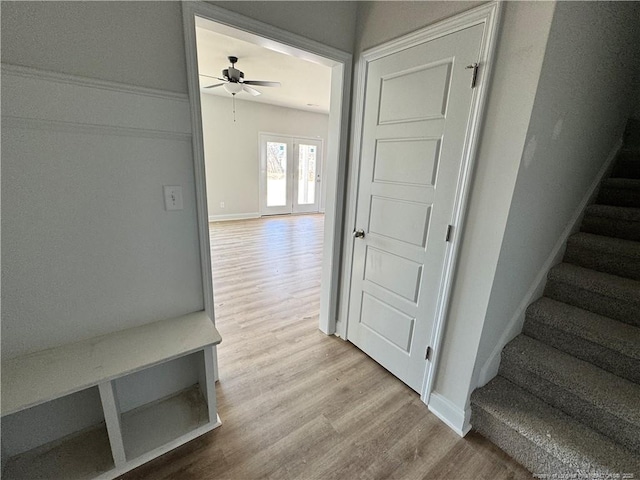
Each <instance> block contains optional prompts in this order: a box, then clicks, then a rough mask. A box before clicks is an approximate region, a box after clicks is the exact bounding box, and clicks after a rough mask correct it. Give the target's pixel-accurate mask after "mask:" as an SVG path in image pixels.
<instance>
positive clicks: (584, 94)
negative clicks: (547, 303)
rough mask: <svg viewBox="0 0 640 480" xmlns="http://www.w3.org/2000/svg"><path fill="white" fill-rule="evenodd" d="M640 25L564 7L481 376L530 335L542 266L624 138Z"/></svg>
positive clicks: (629, 14) (537, 107) (521, 179)
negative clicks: (528, 309)
mask: <svg viewBox="0 0 640 480" xmlns="http://www.w3.org/2000/svg"><path fill="white" fill-rule="evenodd" d="M639 18H640V5H639V4H637V3H635V2H628V3H626V2H620V3H611V2H586V3H575V2H559V3H558V6H557V7H556V13H555V15H554V19H553V24H552V27H551V32H550V35H549V41H548V43H547V52H546V55H545V60H544V64H543V67H542V73H541V76H540V82H539V84H538V91H537V94H536V98H535V103H534V108H533V112H532V114H531V122H530V124H529V130H528V132H527V140H526V146H525V150H524V152H523V155H522V161H521V162H519V163H520V168H519V171H518V177H517V181H516V186H515V192H514V195H513V199H512V203H511V209H510V212H509V217H508V220H507V228H506V231H505V235H504V239H503V242H502V248H501V251H500V259H499V261H498V268H497V272H496V276H495V280H494V283H493V287H492V292H491V298H490V301H489V305H488V309H487V314H486V321H485V324H484V329H483V332H482V341H481V344H480V348H479V351H478V358H477V363H476V373H480V372H479V369H480V368H482V367H483V366H484V365H485V362H487V361H488V360H489V361H491V360H493V358H491V357H490V355H491V354H492V353H493V352H495V353H496V356H495V361H496V364H495V366H494V367H493V371H492V373H493V374H495V368H496V367H497V361H498V360H499V354H498V353H497V351H499V350H501V348H502V346H503V345H504V343H505V342H506V341H508V340H509V339H510V338H512V337H513V336H515V335H516V334H517V333H519V332H520V331H521V330H522V323H523V320H524V318H523V316H518V315H517V314H518V313H520V312H519V311H518V306H519V304H520V302H521V301H522V300H523V298H525V296H526V294H527V292H528V291H530V289H532V288H533V287H535V286H536V283H537V282H536V277H538V276H539V275H541V274H542V275H545V274H546V271H541V268H542V266H543V265H544V264H545V263H546V262H547V261H551V258H553V251H554V246H555V245H556V243H557V242H558V239H559V238H560V237H561V235H562V232H563V231H564V230H565V229H566V228H570V227H571V224H572V221H571V220H572V217H574V216H575V214H576V213H577V212H578V211H579V210H580V208H579V207H580V204H581V201H582V200H583V198H585V196H587V195H588V192H589V187H590V185H591V184H592V183H593V182H594V180H595V179H596V177H597V174H598V171H599V170H600V169H601V168H602V167H603V164H604V163H605V160H606V159H607V157H608V155H609V153H610V152H611V151H612V149H613V148H614V146H615V145H616V144H617V142H618V141H619V140H620V138H621V136H622V133H623V131H624V127H625V124H626V122H627V119H628V118H629V116H630V115H631V113H632V110H633V106H634V103H633V101H634V99H636V98H637V94H636V91H634V85H633V82H634V76H635V75H636V72H635V71H636V70H637V68H638V67H637V65H638V60H640V30H638V28H637V22H638V19H639ZM634 57H635V58H634ZM550 256H551V258H550ZM543 278H544V277H543ZM514 315H516V316H515V317H514ZM505 332H508V334H507V335H505ZM496 349H497V350H496ZM491 376H492V375H489V377H491ZM488 379H489V378H485V379H482V378H480V381H481V382H482V381H486V380H488Z"/></svg>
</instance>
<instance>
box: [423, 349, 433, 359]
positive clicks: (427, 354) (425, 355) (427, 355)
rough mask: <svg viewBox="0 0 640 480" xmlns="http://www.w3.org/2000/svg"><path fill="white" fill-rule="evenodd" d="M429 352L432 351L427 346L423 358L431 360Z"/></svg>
mask: <svg viewBox="0 0 640 480" xmlns="http://www.w3.org/2000/svg"><path fill="white" fill-rule="evenodd" d="M431 352H433V350H432V349H431V347H427V351H426V353H425V354H424V359H425V360H431Z"/></svg>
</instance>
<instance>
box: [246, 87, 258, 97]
mask: <svg viewBox="0 0 640 480" xmlns="http://www.w3.org/2000/svg"><path fill="white" fill-rule="evenodd" d="M242 90H244V91H245V92H247V93H250V94H251V95H253V96H254V97H256V96H258V95H260V92H259V91H258V90H256V89H255V88H251V87H248V86H246V85H242Z"/></svg>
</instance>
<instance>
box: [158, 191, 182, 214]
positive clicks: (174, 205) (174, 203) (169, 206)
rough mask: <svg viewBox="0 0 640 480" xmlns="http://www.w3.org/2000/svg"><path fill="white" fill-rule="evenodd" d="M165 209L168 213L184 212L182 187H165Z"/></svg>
mask: <svg viewBox="0 0 640 480" xmlns="http://www.w3.org/2000/svg"><path fill="white" fill-rule="evenodd" d="M162 188H163V189H164V208H165V209H166V210H167V211H171V210H182V187H181V186H180V185H164V186H163V187H162Z"/></svg>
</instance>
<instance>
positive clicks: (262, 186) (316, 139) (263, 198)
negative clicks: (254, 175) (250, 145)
mask: <svg viewBox="0 0 640 480" xmlns="http://www.w3.org/2000/svg"><path fill="white" fill-rule="evenodd" d="M263 137H274V138H286V139H288V140H290V141H291V142H292V147H293V148H292V150H291V155H292V158H294V157H295V155H296V151H295V143H294V142H295V140H310V141H313V142H317V143H319V144H320V157H319V161H318V163H317V166H316V169H317V171H319V172H320V173H319V175H320V181H319V182H316V183H317V184H318V191H317V195H318V196H317V199H318V209H317V210H311V211H309V212H293V211H291V212H285V213H290V214H292V215H298V214H304V213H319V212H320V203H321V202H320V200H321V196H322V184H323V182H324V174H323V172H324V170H323V168H324V139H323V138H319V137H310V136H308V135H291V134H288V133H272V132H258V152H259V153H260V164H259V165H258V193H259V195H260V201H259V204H260V215H261V216H265V215H268V214H265V213H264V210H265V208H264V207H265V206H266V195H265V194H266V184H265V181H264V178H263V177H262V155H263V154H264V152H263V151H262V138H263ZM295 161H297V160H295ZM292 166H293V165H292ZM296 193H297V192H296V188H295V182H294V185H293V188H292V195H293V196H295V194H296ZM292 202H293V199H292ZM271 215H278V214H277V213H273V214H271Z"/></svg>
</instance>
